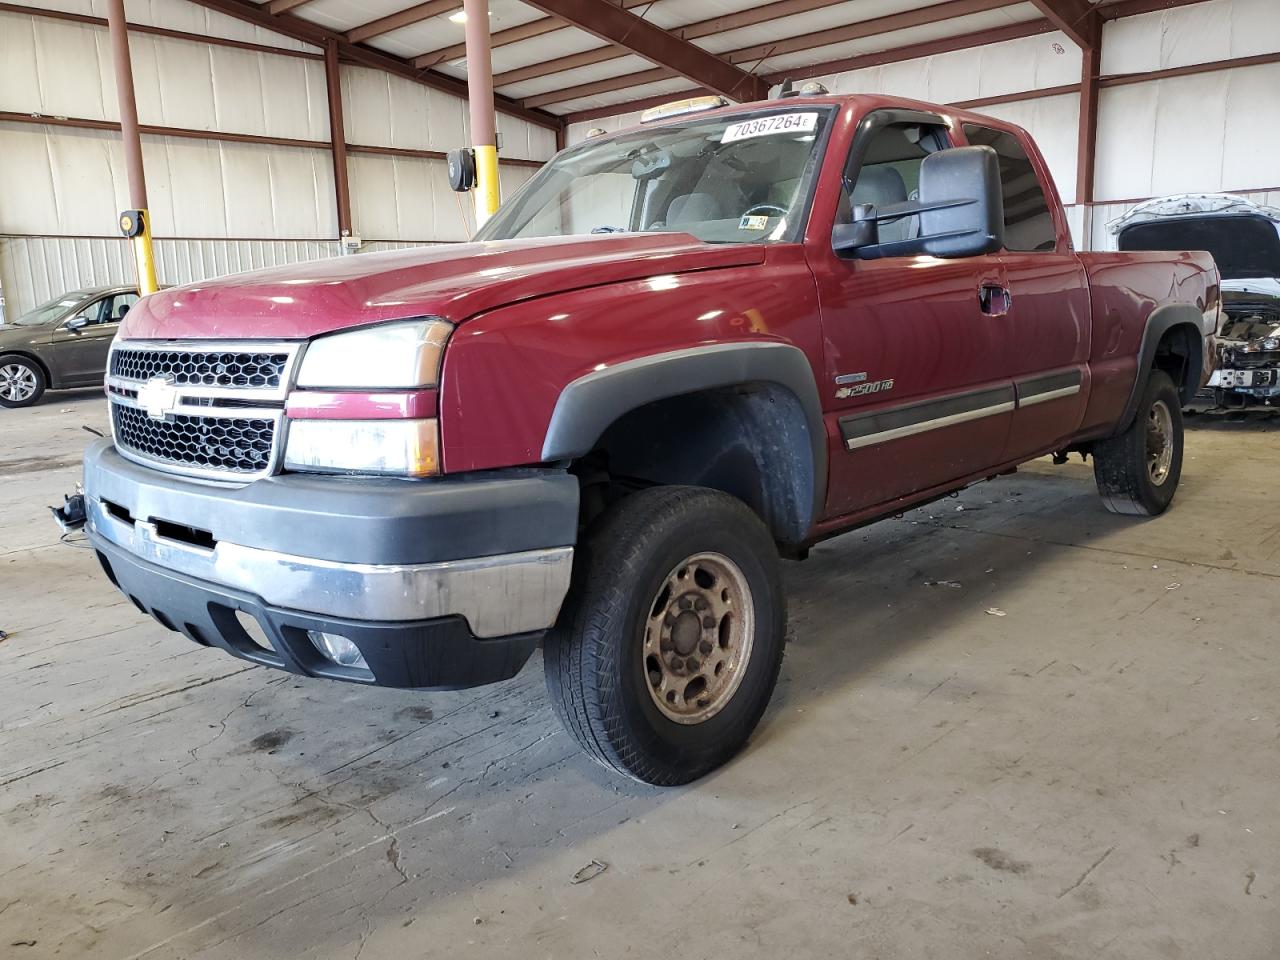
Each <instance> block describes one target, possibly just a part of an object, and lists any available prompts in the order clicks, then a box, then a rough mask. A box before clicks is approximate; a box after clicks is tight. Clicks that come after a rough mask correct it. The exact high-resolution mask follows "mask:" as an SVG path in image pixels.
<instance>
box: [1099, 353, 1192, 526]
mask: <svg viewBox="0 0 1280 960" xmlns="http://www.w3.org/2000/svg"><path fill="white" fill-rule="evenodd" d="M1161 405H1163V410H1164V411H1167V414H1168V418H1167V432H1168V437H1167V443H1168V444H1169V445H1170V447H1171V449H1170V454H1171V456H1170V458H1169V463H1168V465H1167V467H1166V469H1165V470H1164V472H1163V475H1162V477H1163V478H1162V479H1160V480H1157V479H1154V478H1153V467H1152V459H1151V450H1150V441H1149V435H1150V433H1151V429H1152V427H1151V424H1152V420H1153V417H1159V416H1160V415H1161V414H1160V409H1159V408H1160V406H1161ZM1182 439H1183V431H1182V402H1181V400H1180V398H1179V397H1178V391H1177V389H1176V388H1175V387H1174V385H1173V380H1171V379H1170V378H1169V375H1168V374H1167V373H1165V372H1164V371H1163V370H1152V371H1151V374H1150V376H1149V377H1148V378H1147V385H1146V388H1145V389H1144V390H1143V392H1142V399H1141V401H1140V402H1139V403H1138V410H1137V413H1136V414H1135V415H1134V418H1133V423H1131V424H1130V425H1129V428H1128V429H1127V430H1125V432H1124V433H1122V434H1120V435H1119V436H1117V437H1113V438H1111V439H1110V440H1104V441H1102V442H1101V443H1099V444H1097V446H1095V447H1094V450H1093V476H1094V479H1095V480H1096V481H1097V484H1098V492H1099V493H1100V494H1101V495H1102V502H1103V504H1104V505H1105V506H1106V508H1107V509H1108V510H1110V511H1111V512H1112V513H1120V514H1125V515H1128V516H1135V517H1155V516H1158V515H1160V514H1162V513H1164V511H1165V510H1166V509H1168V507H1169V504H1170V502H1172V500H1173V495H1174V493H1175V492H1176V491H1177V489H1178V480H1179V478H1180V477H1181V476H1182ZM1157 472H1158V471H1157Z"/></svg>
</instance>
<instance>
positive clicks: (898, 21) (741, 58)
mask: <svg viewBox="0 0 1280 960" xmlns="http://www.w3.org/2000/svg"><path fill="white" fill-rule="evenodd" d="M1017 2H1019V0H944V2H943V3H935V4H931V5H930V6H927V7H920V8H918V9H915V10H906V11H903V12H901V13H894V14H889V15H888V16H883V17H875V18H873V19H871V20H859V21H856V22H854V23H849V24H845V25H844V26H840V27H834V28H832V29H828V30H815V31H813V32H811V33H805V34H800V35H799V36H794V37H786V38H784V39H781V40H774V41H772V42H770V43H764V44H754V45H752V46H749V47H740V48H738V49H737V50H731V51H729V52H728V53H725V54H721V56H723V57H724V58H725V59H727V60H728V61H729V62H730V63H755V62H758V61H760V60H763V59H765V58H766V57H780V56H784V55H786V54H791V53H803V52H804V51H806V50H813V49H815V48H818V47H828V46H831V45H832V44H836V43H847V42H849V41H851V40H863V39H866V38H868V37H875V36H879V35H881V34H885V33H891V32H893V31H895V30H907V29H910V28H912V27H919V26H924V25H926V24H932V23H940V22H942V21H945V20H952V19H955V18H957V17H966V16H971V15H973V14H975V13H985V12H987V11H989V10H999V9H1002V8H1004V7H1011V6H1014V5H1015V4H1016V3H1017ZM1015 26H1018V25H1015ZM999 29H1002V28H997V30H999ZM994 32H996V31H988V33H994ZM668 68H669V65H664V66H663V67H658V68H656V69H653V70H641V71H639V72H637V73H630V74H626V75H625V76H621V77H611V78H609V79H608V80H597V81H595V82H594V83H586V84H580V85H578V86H575V87H569V88H566V89H564V90H556V91H552V92H550V93H545V94H539V95H538V96H535V97H529V98H527V99H525V100H524V101H523V102H524V104H525V106H528V107H540V106H543V105H545V104H550V103H563V102H565V101H567V100H574V99H577V98H579V97H591V96H597V95H599V94H601V93H610V92H612V91H614V90H623V89H626V88H627V87H634V86H639V85H641V84H645V83H653V82H655V81H658V80H668V79H671V78H672V77H675V76H678V73H677V72H676V71H674V70H671V69H668ZM796 72H800V71H798V70H796V69H792V70H788V71H785V73H787V74H792V73H796ZM803 72H806V73H812V71H811V70H810V69H809V68H808V67H805V68H803ZM686 76H687V74H686ZM703 85H704V86H708V87H710V86H711V85H710V84H703ZM712 89H714V88H712ZM735 99H737V98H735Z"/></svg>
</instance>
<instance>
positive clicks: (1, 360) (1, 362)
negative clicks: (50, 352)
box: [0, 353, 49, 408]
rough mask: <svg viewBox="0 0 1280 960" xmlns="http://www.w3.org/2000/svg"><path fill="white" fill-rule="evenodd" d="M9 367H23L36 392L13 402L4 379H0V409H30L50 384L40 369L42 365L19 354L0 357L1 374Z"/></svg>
mask: <svg viewBox="0 0 1280 960" xmlns="http://www.w3.org/2000/svg"><path fill="white" fill-rule="evenodd" d="M9 367H21V368H22V369H23V370H25V371H26V373H27V376H29V377H30V379H31V381H32V382H33V383H34V390H33V391H32V392H31V393H30V394H29V395H27V396H24V397H23V398H22V399H20V400H11V399H9V396H8V391H7V390H6V389H5V382H4V378H3V377H0V407H11V408H12V407H29V406H31V405H32V404H33V403H36V402H37V401H39V399H40V398H41V397H42V396H44V391H45V388H46V387H47V386H48V385H49V383H48V380H47V379H46V378H45V375H44V371H43V370H42V369H40V364H38V363H36V362H35V361H34V360H31V359H29V358H27V357H23V356H19V355H18V354H13V353H10V354H5V355H4V356H0V372H3V371H4V370H5V369H6V368H9Z"/></svg>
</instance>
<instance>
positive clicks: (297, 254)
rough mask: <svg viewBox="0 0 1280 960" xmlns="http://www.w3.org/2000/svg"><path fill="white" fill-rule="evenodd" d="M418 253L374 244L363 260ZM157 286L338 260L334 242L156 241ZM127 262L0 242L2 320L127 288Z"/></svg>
mask: <svg viewBox="0 0 1280 960" xmlns="http://www.w3.org/2000/svg"><path fill="white" fill-rule="evenodd" d="M416 246H424V244H420V243H407V242H399V241H377V242H373V243H366V244H365V245H364V246H363V247H362V248H361V250H360V252H361V253H373V252H377V251H380V250H395V249H401V248H405V247H416ZM155 249H156V260H157V269H158V272H159V275H160V282H161V283H163V284H165V285H166V286H168V285H176V284H183V283H192V282H195V281H197V280H207V279H210V278H211V277H220V276H225V275H227V274H231V273H241V272H243V271H245V270H259V269H262V268H264V267H276V266H282V265H284V264H289V263H301V262H304V261H307V260H321V259H324V258H326V257H333V256H338V255H340V254H341V252H342V251H341V248H340V246H339V244H338V243H337V242H336V241H317V240H157V241H155ZM133 276H134V274H133V257H132V253H131V252H130V249H129V244H128V242H127V241H126V240H124V239H123V238H108V237H88V238H86V237H0V295H3V297H4V300H5V315H6V316H8V317H9V318H13V317H16V316H18V315H20V314H21V313H23V312H25V311H27V310H29V309H31V308H32V307H33V306H35V305H36V304H39V303H43V302H44V301H46V300H49V299H52V298H53V297H56V296H58V295H59V294H61V293H64V292H65V291H67V290H75V289H77V288H80V287H91V286H99V285H104V284H113V283H131V282H132V281H133Z"/></svg>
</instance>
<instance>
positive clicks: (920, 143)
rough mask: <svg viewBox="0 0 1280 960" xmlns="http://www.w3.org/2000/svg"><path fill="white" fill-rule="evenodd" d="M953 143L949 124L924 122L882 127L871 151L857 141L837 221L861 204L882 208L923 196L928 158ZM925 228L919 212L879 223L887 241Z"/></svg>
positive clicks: (847, 219)
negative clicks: (922, 180)
mask: <svg viewBox="0 0 1280 960" xmlns="http://www.w3.org/2000/svg"><path fill="white" fill-rule="evenodd" d="M950 145H951V143H950V141H949V139H948V137H947V132H946V129H945V128H944V127H942V126H931V125H928V124H919V123H901V124H890V125H888V126H885V127H882V128H880V129H879V130H877V131H876V132H875V133H874V134H872V136H871V141H870V142H869V143H868V144H867V145H866V149H865V151H863V149H862V146H861V145H860V144H855V145H854V153H853V154H851V155H850V157H849V164H848V166H847V167H846V169H845V172H844V192H843V193H842V194H841V197H840V207H839V209H838V210H837V211H836V222H837V223H851V222H852V220H853V208H854V207H855V206H861V205H863V204H870V205H872V206H874V207H876V208H877V209H879V208H882V207H887V206H891V205H893V204H895V203H902V202H904V201H906V200H915V199H917V198H918V197H919V195H920V165H921V164H922V163H923V162H924V158H925V157H927V156H929V154H931V153H936V152H937V151H939V150H945V149H946V148H947V147H949V146H950ZM859 154H861V156H860V157H859ZM859 160H861V162H860V163H859ZM919 234H920V218H919V217H916V216H912V217H903V218H902V219H901V220H893V221H889V222H888V223H881V224H880V228H879V236H880V242H881V243H894V242H896V241H899V240H910V239H911V238H913V237H916V236H919Z"/></svg>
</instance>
